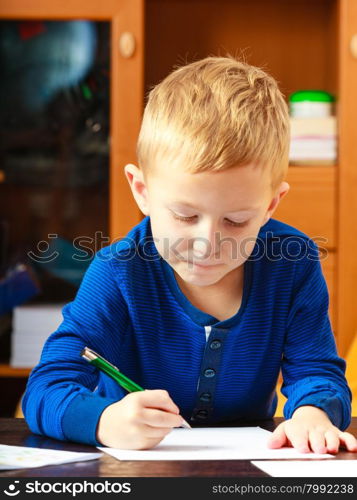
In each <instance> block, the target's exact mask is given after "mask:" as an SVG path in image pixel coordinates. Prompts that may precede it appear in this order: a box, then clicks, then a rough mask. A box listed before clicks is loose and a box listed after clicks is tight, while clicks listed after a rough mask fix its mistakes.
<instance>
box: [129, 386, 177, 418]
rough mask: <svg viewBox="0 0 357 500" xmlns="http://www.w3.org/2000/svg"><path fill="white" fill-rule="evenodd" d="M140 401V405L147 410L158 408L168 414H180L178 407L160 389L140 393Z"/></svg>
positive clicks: (165, 392) (167, 394) (166, 393)
mask: <svg viewBox="0 0 357 500" xmlns="http://www.w3.org/2000/svg"><path fill="white" fill-rule="evenodd" d="M135 394H139V393H135ZM140 400H141V403H142V405H143V406H145V407H147V408H158V409H160V410H164V411H167V412H170V413H176V414H178V413H180V410H179V408H178V406H177V405H176V404H175V403H174V402H173V401H172V399H171V398H170V395H169V393H168V392H167V391H164V390H161V389H160V390H159V389H155V390H146V391H142V392H140Z"/></svg>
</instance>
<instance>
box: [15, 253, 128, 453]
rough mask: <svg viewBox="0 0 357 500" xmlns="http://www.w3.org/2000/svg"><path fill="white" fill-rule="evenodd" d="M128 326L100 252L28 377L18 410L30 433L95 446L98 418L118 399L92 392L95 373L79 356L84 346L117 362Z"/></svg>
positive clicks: (116, 287) (123, 305)
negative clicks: (23, 417)
mask: <svg viewBox="0 0 357 500" xmlns="http://www.w3.org/2000/svg"><path fill="white" fill-rule="evenodd" d="M127 322H128V313H127V307H126V303H125V301H124V299H123V297H122V295H121V292H120V286H119V285H118V282H117V280H116V279H115V278H114V276H113V272H112V269H111V263H110V260H109V259H108V256H105V255H103V254H102V253H101V252H99V253H98V254H97V255H96V257H95V258H94V260H93V262H92V263H91V264H90V266H89V268H88V270H87V272H86V274H85V276H84V278H83V281H82V283H81V286H80V288H79V290H78V293H77V295H76V297H75V299H74V301H73V302H71V303H69V304H67V305H66V306H65V307H64V308H63V321H62V323H61V325H60V326H59V328H58V329H57V330H56V331H55V332H54V333H53V334H52V335H50V337H49V338H48V340H47V342H46V343H45V345H44V348H43V351H42V355H41V359H40V362H39V364H38V365H37V366H36V367H35V368H34V370H33V371H32V373H31V375H30V378H29V381H28V384H27V387H26V392H25V395H24V397H23V402H22V407H23V412H24V416H25V418H26V421H27V423H28V425H29V427H30V429H31V431H32V432H34V433H36V434H42V435H46V436H49V437H53V438H55V439H60V440H71V441H76V442H81V443H85V444H92V445H99V443H98V442H97V440H96V429H97V425H98V421H99V418H100V416H101V414H102V412H103V410H104V409H105V408H106V407H107V406H109V405H110V404H112V403H113V402H115V401H116V400H114V399H112V398H107V397H103V396H100V395H99V394H98V393H97V392H96V391H95V389H96V386H97V383H98V378H99V377H98V372H97V370H96V369H95V368H94V367H93V366H91V365H90V364H89V363H88V362H87V361H85V360H84V359H83V358H82V357H81V356H80V352H81V350H82V349H83V348H84V347H85V346H88V347H90V348H91V349H93V350H94V351H96V352H98V353H100V354H101V355H102V356H104V357H109V358H110V359H115V357H116V356H119V351H120V339H121V335H120V334H123V332H125V330H126V325H127ZM118 399H120V397H118Z"/></svg>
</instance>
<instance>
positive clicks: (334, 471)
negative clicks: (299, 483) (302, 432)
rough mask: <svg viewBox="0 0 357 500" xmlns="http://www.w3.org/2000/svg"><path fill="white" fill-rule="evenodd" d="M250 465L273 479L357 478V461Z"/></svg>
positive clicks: (275, 462) (283, 461) (288, 462)
mask: <svg viewBox="0 0 357 500" xmlns="http://www.w3.org/2000/svg"><path fill="white" fill-rule="evenodd" d="M252 464H253V465H255V466H256V467H258V468H259V469H261V470H262V471H264V472H266V473H267V474H269V475H270V476H273V477H357V460H332V461H326V460H324V461H323V462H320V460H314V461H310V460H309V461H307V462H303V461H302V460H294V461H292V462H290V461H289V460H274V461H270V460H267V461H264V462H259V461H252Z"/></svg>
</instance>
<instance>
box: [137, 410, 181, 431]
mask: <svg viewBox="0 0 357 500" xmlns="http://www.w3.org/2000/svg"><path fill="white" fill-rule="evenodd" d="M142 422H143V423H144V424H146V425H149V426H151V427H166V428H168V429H172V428H173V427H180V426H181V425H182V423H183V418H182V417H181V416H180V415H176V414H174V413H169V412H167V411H162V410H155V409H153V408H145V409H144V410H143V412H142Z"/></svg>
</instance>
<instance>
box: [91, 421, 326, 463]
mask: <svg viewBox="0 0 357 500" xmlns="http://www.w3.org/2000/svg"><path fill="white" fill-rule="evenodd" d="M270 434H271V432H269V431H266V430H264V429H261V428H260V427H205V428H203V427H200V428H195V429H173V430H172V432H170V434H168V435H167V436H166V437H165V438H164V440H163V441H161V443H159V444H158V445H157V447H156V448H154V449H151V450H121V449H117V448H102V447H99V448H98V449H99V450H101V451H104V452H105V453H108V454H109V455H111V456H113V457H115V458H117V459H118V460H246V459H253V458H268V459H269V458H277V459H279V458H333V455H327V454H326V455H318V454H315V453H307V454H306V453H299V452H298V451H296V450H295V449H293V448H281V449H276V450H271V449H269V448H268V447H267V440H268V437H269V436H270Z"/></svg>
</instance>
